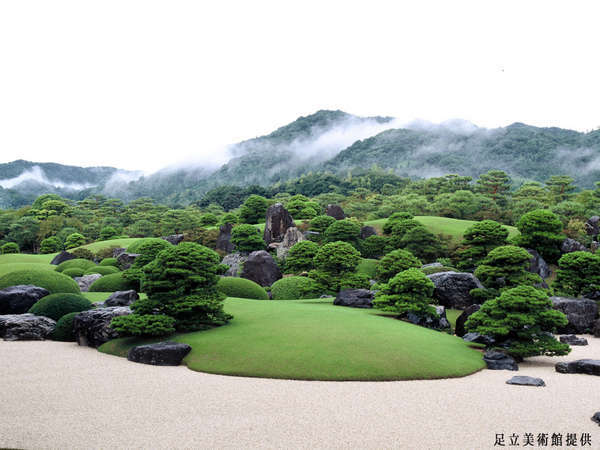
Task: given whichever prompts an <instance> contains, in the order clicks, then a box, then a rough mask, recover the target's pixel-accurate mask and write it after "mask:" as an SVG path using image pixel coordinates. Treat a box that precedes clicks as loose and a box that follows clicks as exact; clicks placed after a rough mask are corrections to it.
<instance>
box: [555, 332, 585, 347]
mask: <svg viewBox="0 0 600 450" xmlns="http://www.w3.org/2000/svg"><path fill="white" fill-rule="evenodd" d="M559 340H560V342H562V343H563V344H569V345H588V341H587V339H586V338H580V337H577V336H575V335H574V334H567V335H565V336H561V337H560V338H559Z"/></svg>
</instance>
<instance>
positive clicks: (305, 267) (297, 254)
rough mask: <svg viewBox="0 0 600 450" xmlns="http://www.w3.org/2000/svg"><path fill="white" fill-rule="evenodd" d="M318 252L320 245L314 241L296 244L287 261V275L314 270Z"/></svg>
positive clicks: (291, 249)
mask: <svg viewBox="0 0 600 450" xmlns="http://www.w3.org/2000/svg"><path fill="white" fill-rule="evenodd" d="M327 217H329V216H327ZM318 251H319V246H318V244H316V243H315V242H312V241H300V242H298V243H296V244H294V245H293V246H292V248H290V251H289V252H288V255H287V258H286V260H285V270H284V271H285V273H300V272H304V271H309V270H312V269H314V267H315V265H314V261H313V260H314V257H315V256H316V255H317V252H318Z"/></svg>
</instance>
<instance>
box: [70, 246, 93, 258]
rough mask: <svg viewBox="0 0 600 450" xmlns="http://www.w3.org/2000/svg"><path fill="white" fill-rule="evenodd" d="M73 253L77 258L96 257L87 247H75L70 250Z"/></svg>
mask: <svg viewBox="0 0 600 450" xmlns="http://www.w3.org/2000/svg"><path fill="white" fill-rule="evenodd" d="M71 253H72V254H73V255H75V256H76V257H77V258H79V259H88V260H90V261H94V260H95V259H96V255H94V254H93V253H92V252H91V251H90V250H88V249H87V248H82V247H80V248H76V249H75V250H73V251H72V252H71Z"/></svg>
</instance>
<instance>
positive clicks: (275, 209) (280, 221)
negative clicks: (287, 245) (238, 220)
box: [263, 203, 296, 245]
mask: <svg viewBox="0 0 600 450" xmlns="http://www.w3.org/2000/svg"><path fill="white" fill-rule="evenodd" d="M295 226H296V224H294V219H292V216H291V215H290V213H289V212H288V210H287V209H285V208H284V207H283V205H282V204H281V203H275V204H274V205H271V206H269V209H267V219H266V222H265V232H264V234H263V238H264V240H265V243H266V244H267V245H269V244H271V243H272V242H281V241H283V237H284V236H285V232H286V231H287V230H288V228H290V227H295Z"/></svg>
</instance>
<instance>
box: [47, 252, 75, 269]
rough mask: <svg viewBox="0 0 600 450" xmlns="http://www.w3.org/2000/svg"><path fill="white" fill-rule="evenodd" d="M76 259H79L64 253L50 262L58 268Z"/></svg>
mask: <svg viewBox="0 0 600 450" xmlns="http://www.w3.org/2000/svg"><path fill="white" fill-rule="evenodd" d="M75 258H77V256H75V255H73V254H72V253H69V252H65V251H62V252H60V253H59V254H58V255H56V256H55V257H54V258H52V261H50V264H52V265H55V266H58V265H59V264H60V263H63V262H65V261H69V260H70V259H75Z"/></svg>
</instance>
